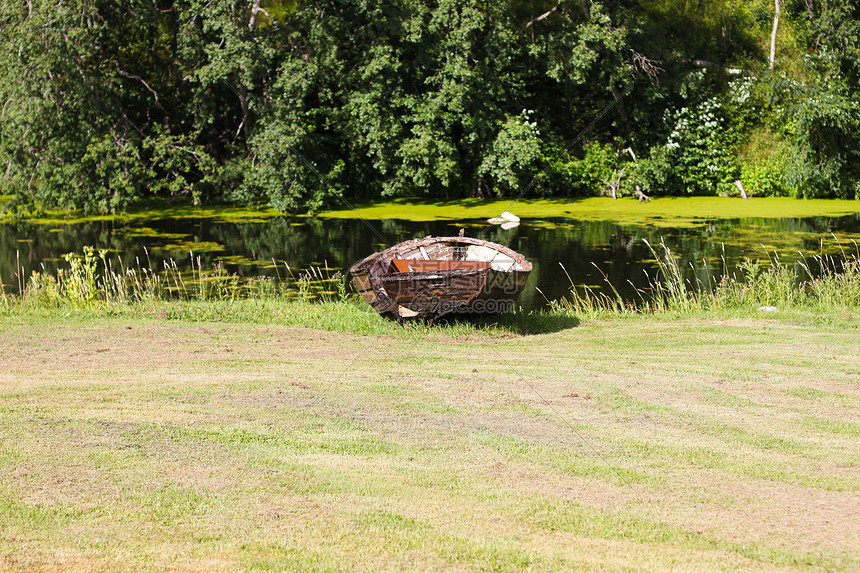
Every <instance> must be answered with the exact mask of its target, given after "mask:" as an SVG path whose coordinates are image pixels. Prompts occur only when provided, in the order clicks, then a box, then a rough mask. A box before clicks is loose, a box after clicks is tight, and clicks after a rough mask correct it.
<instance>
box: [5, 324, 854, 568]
mask: <svg viewBox="0 0 860 573" xmlns="http://www.w3.org/2000/svg"><path fill="white" fill-rule="evenodd" d="M162 316H165V315H162ZM848 321H849V324H848V326H847V327H846V326H845V325H842V326H828V325H827V324H817V325H809V324H808V323H799V322H796V321H790V320H781V321H780V320H764V321H762V320H754V319H729V318H726V319H707V320H704V319H677V320H671V319H665V318H664V319H658V318H637V319H627V320H611V321H605V322H589V323H586V324H582V325H580V326H578V327H574V328H569V329H565V330H559V331H557V332H551V333H546V334H540V335H533V336H513V335H510V334H507V335H506V334H504V333H503V332H491V333H482V332H477V331H475V330H470V329H460V330H457V329H448V330H444V329H443V330H439V331H435V330H432V329H430V330H419V331H415V332H405V333H400V332H397V331H391V333H389V334H384V333H383V334H375V335H373V336H359V335H354V334H348V333H333V332H327V331H320V330H314V329H305V328H298V327H288V326H283V325H278V324H268V325H261V324H239V325H236V324H223V323H213V322H199V323H193V322H187V321H173V320H164V319H157V318H104V317H102V318H93V317H90V318H88V319H86V320H81V319H77V318H74V317H69V318H38V317H33V316H27V317H23V316H18V317H15V316H12V317H9V316H6V317H2V316H0V475H3V476H4V478H3V480H2V483H0V568H2V569H10V570H16V569H36V568H38V569H41V570H49V571H50V570H69V569H81V570H90V569H124V570H125V569H140V570H147V569H165V568H175V569H178V570H201V569H203V570H219V569H220V570H236V569H264V570H265V569H273V570H293V569H305V570H306V569H314V570H344V571H347V570H348V571H352V570H386V569H388V570H394V569H409V570H443V569H455V570H474V569H481V570H492V569H497V570H515V569H526V568H529V569H532V570H552V569H557V570H571V569H581V570H582V569H599V570H610V571H612V570H625V571H629V570H667V569H670V568H677V569H681V570H740V569H744V570H746V569H756V570H771V569H785V570H795V569H808V568H826V569H832V570H851V569H855V570H856V568H858V567H860V537H858V531H860V513H858V508H859V507H860V473H858V470H860V463H858V460H860V445H858V443H860V440H858V438H860V422H858V421H860V385H858V382H857V381H858V379H860V356H858V354H857V348H858V347H860V329H858V328H857V326H858V325H857V323H856V319H854V318H853V317H849V318H848Z"/></svg>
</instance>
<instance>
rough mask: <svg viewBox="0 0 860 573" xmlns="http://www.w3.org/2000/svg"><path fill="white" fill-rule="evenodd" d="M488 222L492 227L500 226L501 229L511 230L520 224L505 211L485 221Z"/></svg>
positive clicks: (511, 214) (514, 216)
mask: <svg viewBox="0 0 860 573" xmlns="http://www.w3.org/2000/svg"><path fill="white" fill-rule="evenodd" d="M487 221H488V222H490V223H492V224H493V225H501V226H502V229H505V230H507V229H513V228H514V227H516V226H517V225H519V224H520V218H519V217H517V216H516V215H514V214H513V213H511V212H510V211H505V212H504V213H502V214H501V215H499V216H498V217H493V218H492V219H487Z"/></svg>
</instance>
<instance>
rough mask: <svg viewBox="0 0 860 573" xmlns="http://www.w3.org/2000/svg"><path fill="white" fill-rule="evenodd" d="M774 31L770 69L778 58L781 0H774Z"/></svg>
mask: <svg viewBox="0 0 860 573" xmlns="http://www.w3.org/2000/svg"><path fill="white" fill-rule="evenodd" d="M773 9H774V12H773V33H771V35H770V69H773V61H774V60H775V59H776V30H777V28H779V0H773Z"/></svg>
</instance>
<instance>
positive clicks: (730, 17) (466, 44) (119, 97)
mask: <svg viewBox="0 0 860 573" xmlns="http://www.w3.org/2000/svg"><path fill="white" fill-rule="evenodd" d="M782 5H783V6H782V7H783V10H782V12H783V14H782V17H781V19H780V25H779V35H778V36H777V40H778V41H777V44H776V51H775V55H776V59H775V65H774V69H773V70H772V71H771V70H770V69H769V67H768V54H769V48H770V40H771V31H772V23H773V19H774V12H773V3H772V2H771V1H770V0H750V2H737V1H735V0H686V1H685V2H674V1H671V0H615V1H613V2H600V1H597V0H593V1H592V0H588V1H574V0H562V1H556V0H529V1H524V0H500V1H494V2H486V1H478V0H458V1H455V0H432V1H421V2H419V1H417V0H390V1H386V2H383V1H382V0H339V1H337V2H331V1H322V0H306V1H297V0H214V1H204V0H181V1H176V2H168V1H166V0H129V1H127V2H122V3H115V2H107V1H105V0H55V1H54V2H50V3H49V2H47V1H46V0H30V1H29V2H26V3H17V2H2V3H0V97H2V101H3V109H2V115H0V162H2V165H3V168H4V169H3V175H2V179H0V192H2V193H5V194H13V195H15V196H16V198H17V201H18V203H19V204H21V205H22V206H24V207H26V206H27V205H29V206H36V207H60V208H83V209H88V210H93V211H110V210H122V209H125V208H127V207H128V206H130V205H132V204H134V203H135V202H137V201H140V200H144V199H152V198H170V199H175V198H178V197H182V198H185V197H187V198H190V199H191V200H193V201H197V202H200V201H218V200H231V201H239V202H263V203H271V204H273V205H275V206H276V207H278V208H280V209H284V210H308V209H310V210H313V209H316V208H319V207H320V206H322V205H325V204H337V203H339V202H340V201H342V200H345V201H349V200H352V199H360V198H374V197H383V196H386V197H392V196H399V197H410V196H422V195H424V196H434V197H449V198H455V197H467V196H471V197H488V196H500V195H501V196H518V195H519V194H522V193H530V194H541V195H553V194H555V195H575V194H595V193H603V192H604V191H605V190H606V188H607V185H608V183H607V182H612V181H615V180H617V179H618V178H619V177H622V179H621V181H622V183H621V184H620V186H618V187H617V189H620V190H621V191H622V192H631V191H632V190H633V189H634V188H635V186H636V185H640V186H641V187H642V188H644V189H646V190H647V192H648V193H649V194H666V193H671V194H692V193H694V194H713V193H718V192H726V191H727V190H731V189H733V188H734V187H733V180H734V179H735V178H738V177H740V178H742V179H744V180H745V181H751V182H754V184H753V185H752V186H753V187H754V188H755V190H756V192H767V193H792V194H796V195H803V196H843V197H851V196H856V195H858V193H860V187H858V181H860V168H858V167H857V165H860V162H858V161H857V159H858V157H857V155H858V151H860V136H858V133H859V132H860V110H859V109H858V104H857V103H856V102H857V101H858V97H857V92H858V89H860V24H858V22H860V13H858V8H857V7H856V6H855V3H854V2H851V1H849V0H816V1H814V2H812V1H807V0H785V2H783V3H782ZM739 86H742V87H739ZM739 90H740V91H739ZM740 92H743V93H744V94H746V95H744V97H742V98H739V97H736V96H737V94H738V93H740ZM757 142H758V143H757ZM634 158H636V159H635V160H634Z"/></svg>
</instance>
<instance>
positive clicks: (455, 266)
mask: <svg viewBox="0 0 860 573" xmlns="http://www.w3.org/2000/svg"><path fill="white" fill-rule="evenodd" d="M391 266H392V267H393V268H392V269H390V272H391V271H393V272H398V273H409V272H415V273H420V272H428V271H458V270H466V269H469V270H471V269H489V268H491V267H492V264H490V263H489V262H487V261H451V260H435V261H432V260H431V261H425V260H423V259H391Z"/></svg>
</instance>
